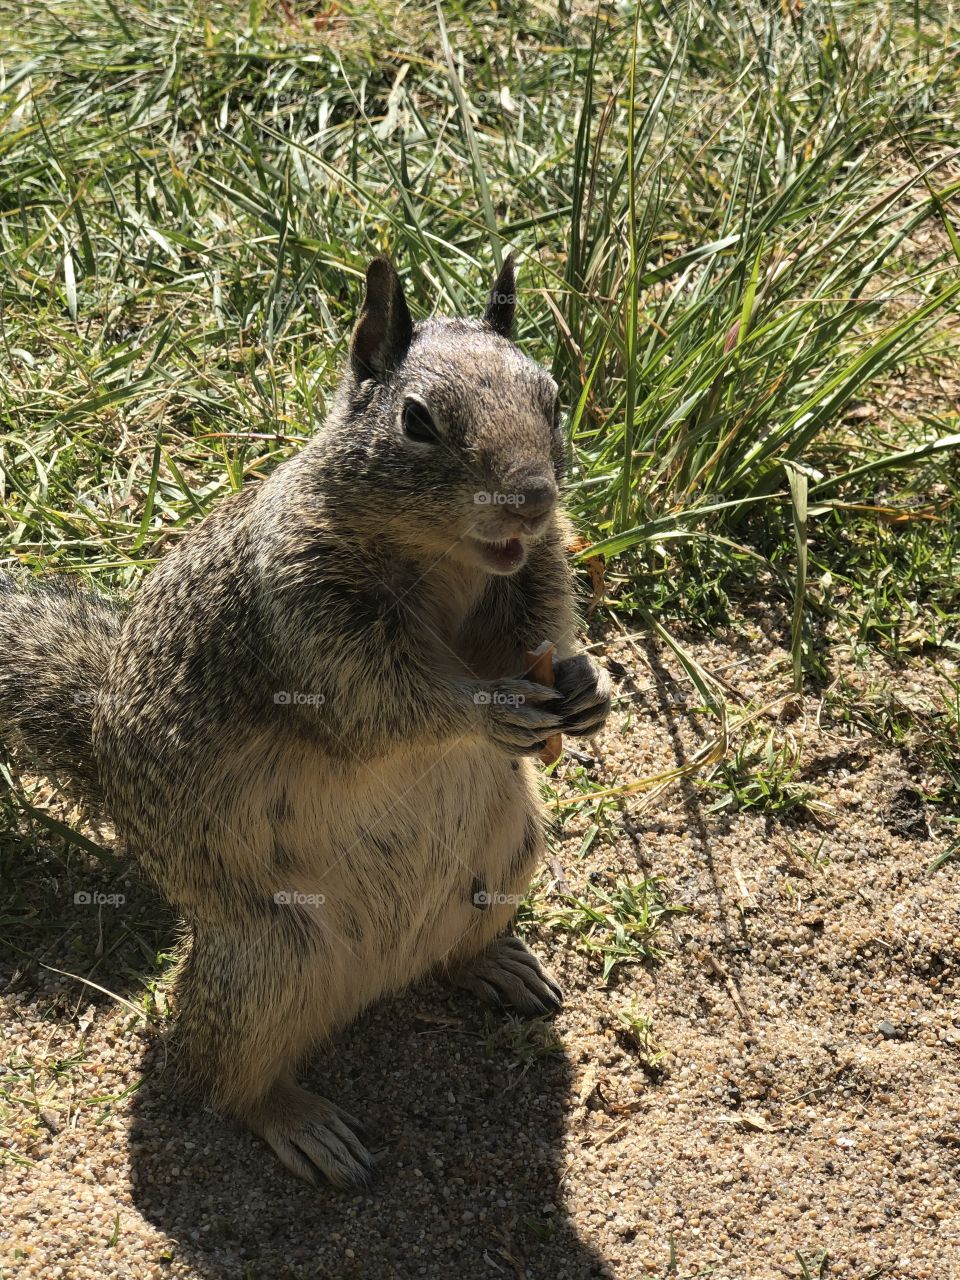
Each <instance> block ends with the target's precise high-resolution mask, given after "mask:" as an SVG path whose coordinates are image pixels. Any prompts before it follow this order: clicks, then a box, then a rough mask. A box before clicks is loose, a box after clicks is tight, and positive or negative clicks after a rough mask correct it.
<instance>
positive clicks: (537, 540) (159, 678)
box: [0, 260, 609, 1184]
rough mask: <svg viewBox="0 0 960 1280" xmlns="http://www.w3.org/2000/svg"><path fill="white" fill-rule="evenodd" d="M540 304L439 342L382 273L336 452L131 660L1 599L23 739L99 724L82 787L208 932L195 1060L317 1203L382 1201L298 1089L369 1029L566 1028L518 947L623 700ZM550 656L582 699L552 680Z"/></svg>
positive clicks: (152, 601) (326, 429) (244, 537)
mask: <svg viewBox="0 0 960 1280" xmlns="http://www.w3.org/2000/svg"><path fill="white" fill-rule="evenodd" d="M512 295H513V276H512V263H510V262H508V264H507V266H506V267H505V269H504V272H503V273H502V274H501V276H500V278H499V279H498V281H497V282H496V284H495V285H494V289H493V291H492V294H491V300H490V303H489V305H488V309H487V312H486V313H485V317H484V319H483V320H478V321H469V320H432V321H429V322H426V323H424V324H420V325H414V324H413V323H412V321H411V320H410V316H409V312H408V311H407V307H406V302H405V301H404V299H403V293H402V289H401V287H400V283H399V280H398V278H397V276H396V274H395V272H394V271H393V268H392V267H390V265H389V263H386V262H385V261H384V260H377V261H375V262H374V263H372V264H371V267H370V269H369V271H368V275H367V293H366V298H365V302H364V308H363V310H362V312H361V314H360V317H359V320H358V323H357V327H356V330H355V332H354V337H353V341H352V345H351V358H350V363H349V367H348V369H347V371H346V374H345V377H344V380H343V383H342V385H341V387H340V390H339V392H338V395H337V398H336V401H335V404H334V407H333V410H332V412H331V414H330V416H329V418H328V420H327V422H326V423H325V424H324V425H323V427H322V428H321V429H320V431H319V432H318V434H317V436H316V437H315V439H314V440H313V441H312V442H311V443H310V444H309V445H308V446H307V447H306V448H305V449H304V450H303V452H302V453H300V454H299V455H298V456H297V457H295V458H291V459H290V460H288V461H287V462H286V463H284V464H283V465H282V466H280V467H279V468H278V469H277V470H276V471H275V472H274V473H273V474H272V475H271V476H270V478H269V479H268V480H266V481H264V482H262V483H261V484H259V485H256V486H252V487H250V488H249V489H247V490H245V491H244V492H243V493H242V494H240V495H238V496H236V497H234V498H231V499H228V500H227V501H226V502H224V503H222V504H221V505H220V506H219V507H218V508H217V510H216V511H215V512H214V513H213V515H211V516H210V517H209V518H208V519H207V520H205V521H204V522H203V523H202V524H201V525H200V526H199V527H198V528H197V529H195V530H194V531H193V532H192V534H191V535H190V536H189V537H187V538H186V539H184V541H183V543H182V544H180V545H179V546H178V547H177V549H176V550H175V551H174V552H172V553H171V554H170V555H168V556H167V557H166V559H165V560H164V561H163V562H162V563H161V565H160V566H159V567H158V568H157V569H156V570H155V571H154V572H153V573H152V574H151V575H150V577H149V578H148V579H147V582H146V584H145V586H144V587H143V590H142V591H141V592H140V594H139V596H138V597H137V599H136V600H135V602H134V604H133V606H132V608H131V609H130V611H129V614H128V616H127V617H126V619H125V620H124V622H123V626H122V628H120V629H119V630H118V628H117V627H116V626H114V627H113V628H112V629H111V627H110V626H109V625H108V624H107V623H106V621H105V618H106V617H108V616H109V617H110V618H112V617H113V614H112V613H109V614H107V613H104V612H103V611H102V609H101V606H99V605H90V606H88V608H89V612H88V613H86V614H85V613H83V612H82V611H81V612H80V613H79V614H78V615H77V621H78V624H79V623H80V622H82V620H83V619H85V618H87V619H89V628H88V629H87V630H85V631H84V632H83V634H82V636H78V637H77V638H76V642H75V643H74V642H73V641H72V640H70V639H69V638H68V637H69V634H70V629H69V627H65V625H64V622H63V617H64V614H63V612H62V610H63V608H65V606H63V607H62V609H61V613H60V614H56V613H51V612H46V613H45V612H44V611H43V610H42V609H39V608H38V607H37V606H35V605H34V606H28V605H27V604H25V603H24V602H23V598H22V597H19V596H16V595H9V594H8V595H6V596H0V635H4V636H9V638H10V639H9V643H8V647H7V650H6V651H5V656H4V657H3V658H2V659H0V721H4V722H9V723H11V724H13V725H14V726H16V727H17V728H18V729H21V730H22V732H23V734H24V736H25V737H27V738H28V739H29V738H30V737H31V734H30V732H29V730H30V729H31V727H32V728H33V730H34V733H33V745H34V746H35V748H36V750H37V752H38V754H39V755H41V756H43V755H44V753H45V752H46V753H47V755H48V756H49V755H50V750H49V749H50V747H51V745H52V744H53V739H54V735H55V726H56V723H57V720H58V718H60V717H61V716H62V715H64V714H67V715H69V714H72V713H69V712H67V711H66V707H67V703H68V702H69V700H70V697H71V691H72V690H73V689H74V688H77V689H81V690H87V689H93V690H94V691H95V692H96V697H95V699H94V700H93V704H92V705H93V710H94V716H93V721H92V725H91V724H90V721H89V717H87V718H86V719H83V718H81V717H77V716H73V719H72V720H71V724H72V730H71V732H72V734H73V735H74V738H75V739H76V735H78V734H79V735H80V740H82V745H83V747H84V748H85V750H86V756H85V760H84V761H83V762H81V764H80V765H79V766H78V767H77V769H76V770H75V773H76V774H77V775H78V777H79V780H80V781H81V782H82V783H88V782H89V781H90V780H94V781H96V782H99V784H100V787H101V789H102V793H103V797H104V799H105V801H106V804H107V807H108V810H109V812H110V813H111V815H112V816H113V818H114V819H115V821H116V823H117V825H118V829H119V830H120V832H121V833H122V835H123V837H124V839H125V840H126V841H127V842H128V844H129V845H130V847H131V848H133V849H134V850H135V851H136V853H137V855H138V856H139V858H140V859H141V860H142V862H143V865H144V866H145V868H146V869H147V871H148V872H149V874H150V875H151V876H152V877H153V878H154V880H155V881H156V882H157V884H158V885H159V886H160V888H161V889H162V890H163V892H164V893H165V894H166V895H167V897H168V898H169V899H170V900H171V901H172V902H173V903H174V904H176V906H177V907H178V908H179V909H180V911H181V912H182V914H183V917H184V919H185V921H186V924H187V928H188V941H187V943H186V944H185V947H184V954H183V958H182V962H181V965H180V968H179V971H178V976H177V981H176V1002H177V1006H178V1019H177V1040H178V1048H179V1053H178V1057H179V1060H180V1061H181V1062H182V1063H183V1065H184V1068H185V1071H186V1073H187V1074H188V1075H189V1077H190V1078H191V1079H192V1080H193V1081H195V1082H196V1083H197V1084H199V1085H200V1086H201V1087H203V1088H204V1089H205V1090H206V1091H207V1092H208V1094H209V1095H210V1096H211V1097H212V1099H213V1101H214V1102H215V1103H216V1104H217V1105H218V1106H220V1107H221V1108H223V1109H224V1110H225V1111H227V1112H230V1113H232V1114H235V1115H238V1116H240V1117H242V1118H243V1119H245V1120H246V1121H247V1123H248V1124H249V1125H250V1126H251V1127H252V1128H253V1129H254V1130H255V1131H256V1132H258V1133H260V1134H261V1135H262V1136H263V1137H264V1138H266V1140H267V1141H268V1142H270V1144H271V1145H272V1146H273V1147H274V1150H275V1151H276V1152H277V1154H278V1155H279V1156H280V1158H281V1159H282V1160H283V1161H284V1163H285V1164H287V1166H288V1167H289V1168H291V1169H293V1171H294V1172H296V1173H298V1174H300V1175H301V1176H304V1177H309V1178H314V1177H315V1176H316V1175H317V1173H318V1172H319V1173H323V1174H325V1175H326V1176H328V1177H330V1178H332V1179H333V1180H334V1181H335V1182H338V1183H341V1184H348V1183H351V1182H357V1181H361V1180H363V1179H364V1178H365V1177H366V1176H367V1173H368V1170H369V1167H370V1158H369V1156H368V1154H367V1152H366V1150H365V1148H364V1146H363V1144H362V1141H361V1139H360V1137H359V1134H358V1129H359V1126H358V1124H357V1122H356V1121H355V1120H353V1118H352V1117H349V1116H347V1115H346V1114H345V1113H343V1112H340V1111H339V1109H338V1108H336V1107H335V1106H334V1104H332V1103H329V1102H327V1101H326V1100H324V1099H320V1098H316V1097H315V1096H313V1095H311V1094H308V1093H306V1092H305V1091H304V1090H302V1089H301V1088H300V1087H299V1086H298V1085H297V1084H296V1082H295V1079H294V1074H293V1073H294V1071H295V1069H296V1066H297V1064H298V1062H299V1061H300V1060H301V1059H302V1058H303V1057H304V1056H305V1055H306V1054H307V1053H308V1052H309V1051H310V1049H311V1048H312V1047H314V1046H315V1045H317V1044H318V1043H320V1042H321V1041H323V1040H324V1039H326V1038H328V1037H329V1036H330V1035H331V1034H332V1033H333V1032H334V1031H335V1030H336V1028H337V1027H338V1026H340V1025H342V1024H343V1023H344V1022H346V1021H348V1020H349V1019H350V1018H352V1017H353V1016H354V1015H355V1014H356V1013H357V1012H358V1011H359V1010H360V1009H361V1008H362V1007H363V1006H364V1005H365V1004H367V1003H369V1002H370V1001H372V1000H374V999H376V998H377V997H378V996H381V995H383V994H386V993H389V992H393V991H397V990H400V989H401V988H403V987H405V986H407V985H409V984H410V983H411V982H414V981H416V980H417V979H418V978H419V977H421V976H422V975H424V974H426V973H428V972H430V971H431V970H442V971H445V972H446V973H448V974H449V975H450V976H451V978H452V979H453V980H454V981H455V982H457V983H458V984H459V985H461V986H464V987H466V988H468V989H470V990H473V991H474V992H476V993H477V994H478V995H480V996H481V997H483V998H486V999H495V1000H499V1001H501V1002H504V1003H508V1004H511V1005H512V1006H513V1007H515V1008H517V1009H519V1010H520V1011H522V1012H526V1013H536V1012H543V1011H547V1010H549V1009H550V1008H552V1007H555V1005H556V1002H557V1000H558V998H559V992H558V991H557V989H556V987H555V985H554V984H553V983H552V980H551V979H550V978H549V977H548V976H547V975H546V974H545V973H544V972H543V970H542V969H541V968H540V966H539V964H538V963H537V961H536V959H535V958H534V957H533V956H532V955H531V953H530V952H528V951H527V950H526V948H525V947H524V946H523V944H522V943H520V942H519V940H518V939H516V938H509V937H503V936H501V935H503V932H504V930H505V928H506V927H507V926H508V924H509V921H510V918H511V917H512V915H513V912H514V901H515V900H516V898H517V897H518V896H519V895H521V894H522V893H523V892H524V890H525V889H526V887H527V885H528V883H529V879H530V877H531V875H532V873H533V870H534V868H535V867H536V865H537V862H538V860H539V859H540V857H541V855H542V851H543V834H542V814H541V801H540V797H539V791H538V784H537V778H536V771H535V766H534V765H533V763H532V759H531V758H532V757H533V756H535V755H536V754H537V752H538V750H539V748H540V746H541V745H542V743H543V741H544V740H545V738H546V737H547V736H548V735H549V734H550V733H552V732H555V731H558V730H560V731H563V732H567V733H585V734H586V733H593V732H596V730H597V729H598V728H599V726H600V725H601V724H602V722H603V719H604V717H605V715H606V713H607V710H608V704H609V693H608V686H607V682H606V678H605V677H604V676H603V675H602V674H601V673H600V672H599V671H598V669H597V668H596V666H595V665H594V664H593V663H592V662H591V661H590V660H589V659H588V658H587V657H585V656H584V655H582V654H580V655H577V654H575V652H574V651H575V629H574V614H573V605H572V593H571V582H570V572H569V568H568V565H567V560H566V556H565V553H564V542H565V539H566V527H565V523H564V520H563V518H562V516H561V515H560V514H559V513H558V509H557V505H556V497H557V487H558V481H559V478H560V464H561V458H562V451H561V447H560V439H559V431H558V429H557V425H556V412H555V398H556V389H555V387H554V386H553V384H552V382H551V380H550V379H549V377H548V376H547V375H546V374H545V373H544V372H543V371H542V370H540V369H539V368H538V367H537V366H536V365H534V364H532V363H531V362H530V361H528V360H526V359H525V358H524V357H523V356H522V355H521V354H520V352H519V351H518V350H517V348H516V347H514V346H513V344H512V343H511V342H510V340H509V330H510V323H511V320H512V313H513V302H512ZM405 406H406V407H405ZM425 415H426V416H425ZM425 433H426V435H425ZM412 436H413V437H415V438H411V437H412ZM477 493H491V494H500V495H505V494H506V495H511V494H512V495H518V494H519V495H522V497H523V502H515V503H512V504H511V503H506V504H501V503H498V502H495V501H491V502H489V503H478V502H477V501H476V500H475V495H476V494H477ZM478 537H479V538H480V539H481V542H479V543H478V542H476V541H473V539H475V538H478ZM496 540H501V545H500V546H499V547H491V546H490V545H488V544H489V543H491V542H494V541H496ZM518 547H519V551H518ZM521 553H522V555H521ZM517 557H520V558H521V559H522V561H523V562H522V563H516V564H515V563H513V560H514V559H517ZM28 599H31V600H32V599H33V597H28ZM77 607H78V608H79V606H77ZM17 619H22V623H23V626H24V628H25V629H26V631H27V632H29V635H26V634H22V635H19V636H18V635H16V634H15V630H16V620H17ZM544 639H550V640H553V641H554V642H555V643H556V645H557V650H558V653H557V656H558V659H560V661H559V662H558V666H557V691H556V692H554V691H551V690H547V689H544V688H542V687H541V686H539V685H535V684H532V683H531V682H530V681H527V680H525V679H524V678H523V675H524V652H525V651H526V650H530V649H533V648H535V647H536V646H537V645H538V644H539V643H540V641H542V640H544ZM54 643H56V644H57V645H58V646H59V649H60V651H62V652H60V653H59V655H54V654H53V653H52V652H49V650H51V649H52V646H53V644H54ZM71 652H72V656H71V657H70V658H69V659H68V657H67V656H66V655H67V654H68V653H71ZM21 654H23V655H26V656H25V657H24V658H21ZM44 662H46V663H47V667H46V670H47V671H48V673H49V672H51V671H54V672H55V681H54V684H55V687H56V690H57V693H56V695H55V696H54V695H53V694H51V695H48V696H46V700H44V698H43V697H42V696H41V692H40V690H39V685H40V683H41V680H40V675H39V673H40V672H41V671H42V670H43V669H44V666H43V664H44ZM21 677H29V685H28V686H24V689H25V692H23V693H22V694H21V696H19V697H18V696H17V692H16V691H17V682H18V680H20V679H21ZM284 695H288V696H287V697H286V698H285V697H284ZM34 697H37V698H39V699H40V701H39V702H38V704H37V706H38V708H39V709H38V710H37V712H36V713H35V714H34V713H32V712H28V710H27V704H28V703H29V702H30V700H31V699H32V698H34ZM58 699H59V701H58ZM40 720H42V722H43V723H42V724H40V723H39V721H40ZM34 722H37V723H34ZM88 735H89V736H88ZM76 745H77V744H76V741H75V742H74V745H73V747H71V751H70V753H69V754H70V756H71V758H72V756H73V755H75V754H76V750H75V748H76ZM50 758H53V759H54V760H55V762H56V763H57V764H58V766H60V765H63V764H64V763H65V761H64V759H63V757H62V754H61V755H60V756H51V757H50ZM284 896H285V897H284ZM285 898H286V900H285Z"/></svg>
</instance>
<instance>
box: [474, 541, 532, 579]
mask: <svg viewBox="0 0 960 1280" xmlns="http://www.w3.org/2000/svg"><path fill="white" fill-rule="evenodd" d="M470 541H471V542H472V543H473V545H474V546H475V547H476V548H477V551H478V552H479V553H480V558H481V560H483V562H484V564H485V565H487V567H488V568H490V569H492V570H493V571H494V573H513V571H514V570H515V569H519V568H520V566H521V565H522V564H523V562H524V560H526V558H527V550H526V547H524V545H523V543H522V542H521V541H520V539H519V538H504V539H503V540H502V541H500V542H488V541H487V540H486V539H485V538H471V539H470Z"/></svg>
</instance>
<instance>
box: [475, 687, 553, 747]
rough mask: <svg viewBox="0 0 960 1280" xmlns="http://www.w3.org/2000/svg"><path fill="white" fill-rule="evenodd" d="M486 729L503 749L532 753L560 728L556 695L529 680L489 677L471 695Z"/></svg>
mask: <svg viewBox="0 0 960 1280" xmlns="http://www.w3.org/2000/svg"><path fill="white" fill-rule="evenodd" d="M473 701H474V703H475V704H476V705H477V706H478V707H479V708H480V712H481V715H482V717H483V725H484V728H485V729H486V731H487V733H488V734H489V735H490V737H491V738H492V739H493V741H494V742H495V743H496V744H497V746H499V747H502V748H503V749H504V751H509V752H510V754H511V755H515V756H535V755H539V753H540V752H541V751H542V750H543V747H544V744H545V743H546V740H547V738H549V737H550V735H551V734H552V733H556V732H557V731H558V730H559V729H560V717H559V715H558V714H557V707H558V705H559V695H558V694H557V692H556V691H555V690H554V689H548V688H547V687H546V685H542V684H534V683H533V681H532V680H520V679H518V680H488V681H485V682H484V684H483V685H482V686H481V687H480V688H479V689H478V690H477V692H476V693H474V695H473Z"/></svg>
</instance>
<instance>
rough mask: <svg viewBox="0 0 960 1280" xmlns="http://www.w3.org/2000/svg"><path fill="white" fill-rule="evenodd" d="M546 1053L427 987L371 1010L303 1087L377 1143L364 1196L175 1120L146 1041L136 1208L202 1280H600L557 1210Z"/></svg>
mask: <svg viewBox="0 0 960 1280" xmlns="http://www.w3.org/2000/svg"><path fill="white" fill-rule="evenodd" d="M551 1039H552V1038H551V1037H549V1034H547V1035H546V1036H544V1037H543V1039H542V1040H541V1037H540V1034H539V1033H538V1029H537V1028H536V1027H533V1028H531V1027H529V1026H528V1027H524V1025H523V1024H518V1023H514V1022H512V1021H509V1020H507V1019H506V1018H500V1017H496V1018H492V1017H491V1016H490V1015H486V1016H485V1015H484V1013H483V1012H482V1011H481V1010H479V1009H477V1008H476V1007H473V1006H471V1005H470V1002H469V998H468V997H464V999H463V1002H462V1003H461V999H460V997H459V996H457V997H449V996H447V994H446V993H445V991H443V990H442V989H440V988H439V987H437V986H435V985H433V984H429V983H428V984H426V985H425V986H424V987H423V988H422V989H421V990H419V991H416V992H413V993H410V994H408V995H406V996H404V997H402V998H399V999H394V1000H390V1001H385V1002H383V1003H381V1004H379V1005H377V1006H375V1007H374V1008H373V1009H371V1010H369V1011H367V1013H365V1014H364V1015H363V1016H362V1017H361V1018H360V1019H358V1021H357V1022H356V1023H354V1024H353V1025H352V1026H351V1027H349V1028H348V1029H347V1030H346V1031H345V1032H344V1033H343V1034H342V1035H341V1036H340V1037H339V1039H338V1041H337V1043H336V1045H335V1047H334V1048H333V1049H332V1050H331V1051H330V1053H329V1054H327V1055H324V1056H323V1057H322V1059H320V1060H317V1061H316V1062H315V1063H313V1064H312V1068H311V1070H309V1071H308V1072H306V1073H305V1074H304V1075H303V1077H302V1078H303V1080H304V1082H305V1083H306V1084H307V1086H308V1087H310V1088H312V1089H314V1090H315V1091H317V1092H320V1093H324V1094H325V1095H326V1096H328V1097H330V1098H331V1099H333V1100H334V1101H336V1102H338V1103H339V1104H341V1105H342V1106H343V1107H345V1108H346V1110H348V1111H350V1112H352V1113H353V1114H354V1115H356V1116H358V1118H359V1119H360V1120H362V1121H363V1122H364V1123H365V1124H368V1126H369V1129H370V1131H371V1135H372V1139H373V1141H374V1143H375V1144H376V1145H379V1146H382V1147H383V1151H382V1155H381V1158H380V1160H379V1163H378V1166H377V1172H376V1176H375V1179H374V1182H373V1184H372V1185H371V1187H370V1189H369V1191H365V1192H361V1193H356V1192H352V1193H348V1192H342V1191H336V1190H333V1189H332V1188H329V1187H326V1186H324V1187H320V1188H317V1189H315V1188H311V1187H309V1186H307V1185H306V1184H304V1183H300V1182H299V1181H297V1180H296V1179H295V1178H294V1177H293V1176H292V1175H291V1174H289V1173H287V1171H286V1170H285V1169H284V1168H283V1167H282V1166H281V1165H280V1164H279V1162H278V1161H277V1160H276V1159H275V1158H274V1156H273V1154H272V1152H270V1150H269V1149H268V1148H267V1147H266V1146H265V1145H264V1144H263V1143H261V1142H260V1141H259V1139H257V1138H255V1137H254V1136H252V1135H251V1134H249V1133H247V1132H245V1131H244V1130H243V1129H241V1128H240V1127H239V1126H238V1125H236V1124H233V1123H231V1122H229V1121H224V1120H222V1119H221V1118H219V1117H217V1116H216V1115H214V1114H212V1113H211V1112H209V1111H204V1110H201V1109H199V1108H194V1107H188V1106H187V1104H186V1103H184V1102H183V1101H182V1100H181V1099H180V1098H179V1097H178V1095H177V1093H176V1088H175V1083H174V1078H173V1072H172V1070H171V1069H170V1068H169V1066H167V1067H166V1068H164V1062H163V1050H162V1048H161V1047H160V1045H159V1044H158V1045H157V1046H156V1048H155V1049H154V1050H152V1051H151V1052H150V1053H148V1055H147V1057H148V1059H150V1060H149V1061H147V1062H145V1063H144V1067H145V1069H146V1070H148V1071H150V1073H151V1078H150V1079H149V1080H148V1082H147V1083H146V1084H145V1085H144V1086H143V1087H142V1088H141V1089H140V1090H139V1091H138V1093H137V1094H136V1096H135V1099H134V1103H133V1119H132V1126H131V1137H130V1141H131V1153H130V1154H131V1170H132V1173H133V1186H134V1192H133V1194H134V1201H135V1203H136V1205H137V1207H138V1209H139V1211H140V1213H142V1214H143V1216H144V1217H145V1218H146V1219H147V1220H148V1221H150V1222H152V1223H154V1224H155V1225H156V1226H157V1227H158V1228H159V1229H160V1230H162V1231H163V1232H164V1233H166V1234H167V1235H169V1236H171V1237H172V1238H173V1239H175V1240H176V1241H177V1242H178V1244H179V1246H180V1250H182V1254H183V1256H184V1260H186V1261H188V1262H189V1263H190V1264H191V1265H192V1266H193V1267H194V1268H195V1269H196V1270H197V1272H198V1273H200V1274H202V1275H204V1276H211V1277H214V1276H215V1277H220V1276H224V1277H226V1276H230V1277H231V1280H234V1278H236V1277H247V1276H249V1277H256V1278H257V1280H259V1277H261V1276H264V1277H266V1276H275V1275H285V1276H291V1277H294V1276H296V1277H300V1276H303V1277H307V1276H310V1277H315V1276H329V1277H336V1278H337V1280H354V1278H355V1280H366V1278H367V1277H370V1276H383V1277H400V1278H401V1280H405V1277H407V1276H409V1277H411V1280H412V1278H413V1277H421V1276H423V1277H436V1278H437V1280H451V1278H452V1277H464V1280H466V1278H467V1277H472V1276H479V1275H491V1276H496V1275H506V1276H510V1277H524V1278H528V1277H529V1280H539V1278H540V1277H563V1278H566V1277H570V1280H578V1278H579V1277H605V1276H610V1275H611V1274H612V1272H611V1270H610V1268H609V1266H608V1265H607V1264H605V1263H604V1261H603V1259H602V1258H601V1257H600V1256H599V1255H598V1254H597V1253H596V1252H595V1251H594V1250H593V1249H592V1248H591V1246H589V1245H588V1244H586V1243H585V1242H584V1241H582V1240H580V1239H579V1238H578V1237H577V1235H576V1233H575V1231H574V1229H573V1227H572V1225H571V1223H570V1222H569V1219H568V1217H567V1215H566V1213H565V1211H564V1208H563V1204H562V1183H563V1180H564V1173H565V1161H564V1157H563V1139H564V1132H565V1127H566V1124H565V1121H566V1115H567V1112H568V1110H569V1106H570V1094H571V1079H572V1073H571V1068H570V1063H569V1060H568V1059H567V1057H566V1055H565V1054H564V1053H563V1051H562V1049H561V1048H559V1047H552V1046H551V1043H550V1041H551ZM527 1051H531V1052H532V1053H533V1054H534V1055H537V1054H539V1053H541V1051H542V1056H533V1057H532V1058H526V1057H525V1055H526V1052H527ZM524 1060H525V1061H526V1065H523V1061H524Z"/></svg>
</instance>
